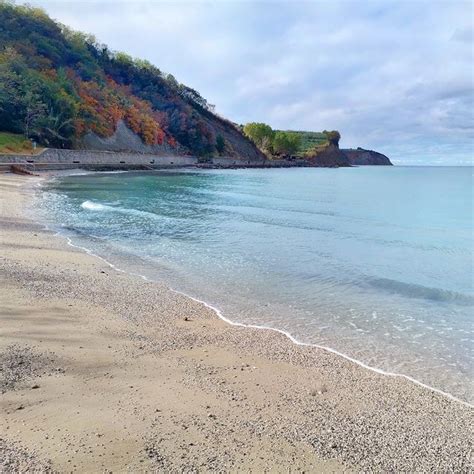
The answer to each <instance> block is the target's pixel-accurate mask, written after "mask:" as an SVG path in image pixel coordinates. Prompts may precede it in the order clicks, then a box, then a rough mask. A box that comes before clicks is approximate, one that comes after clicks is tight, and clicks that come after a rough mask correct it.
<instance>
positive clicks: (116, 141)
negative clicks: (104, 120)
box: [79, 120, 186, 155]
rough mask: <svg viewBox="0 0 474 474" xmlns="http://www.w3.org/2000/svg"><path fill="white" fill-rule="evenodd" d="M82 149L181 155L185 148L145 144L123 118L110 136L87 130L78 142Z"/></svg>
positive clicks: (164, 144)
mask: <svg viewBox="0 0 474 474" xmlns="http://www.w3.org/2000/svg"><path fill="white" fill-rule="evenodd" d="M79 148H81V149H83V150H100V151H121V152H134V153H147V154H154V155H161V154H163V155H183V154H185V152H186V150H185V149H181V147H180V146H179V145H178V146H177V147H175V148H173V147H171V146H170V145H168V144H167V143H163V145H146V144H145V143H143V141H142V139H141V138H140V137H139V136H138V135H136V134H135V133H133V132H132V130H130V129H129V128H128V127H127V126H126V125H125V123H124V122H123V120H120V121H119V122H118V124H117V130H115V133H114V134H113V135H112V136H111V137H107V138H102V137H99V136H98V135H96V134H95V133H92V132H88V133H86V135H85V136H84V138H83V139H82V140H81V142H80V143H79Z"/></svg>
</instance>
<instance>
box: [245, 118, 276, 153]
mask: <svg viewBox="0 0 474 474" xmlns="http://www.w3.org/2000/svg"><path fill="white" fill-rule="evenodd" d="M244 133H245V135H246V136H247V137H249V138H250V139H251V140H252V141H253V142H254V143H255V145H257V146H258V147H259V148H260V149H261V150H264V151H271V146H272V142H273V130H272V128H271V127H270V125H267V124H265V123H256V122H251V123H247V124H246V125H244Z"/></svg>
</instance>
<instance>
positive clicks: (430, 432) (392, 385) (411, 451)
mask: <svg viewBox="0 0 474 474" xmlns="http://www.w3.org/2000/svg"><path fill="white" fill-rule="evenodd" d="M32 179H34V178H26V177H16V176H14V177H13V176H8V175H3V176H2V177H1V178H0V186H1V187H2V195H3V198H2V200H6V199H14V198H16V199H17V201H15V202H16V203H17V202H18V201H19V200H20V198H21V200H22V201H23V203H26V202H27V200H28V196H29V194H28V191H27V190H26V189H25V187H24V186H23V187H22V185H24V183H26V182H27V181H28V180H32ZM3 204H4V205H3V206H2V215H1V218H2V220H3V221H4V222H5V223H7V224H8V226H7V225H6V226H5V228H6V230H5V232H4V233H3V236H2V237H3V238H2V250H3V252H2V253H3V255H4V256H3V257H2V263H3V266H4V268H5V270H6V271H5V272H4V273H5V275H6V278H5V281H6V283H7V284H6V285H5V287H7V288H8V290H9V291H5V294H4V295H3V296H4V297H5V301H7V299H8V301H9V304H10V306H11V307H12V308H15V307H17V306H18V307H20V306H23V305H24V304H25V303H24V301H29V302H30V303H29V310H28V312H27V314H30V313H31V312H32V308H41V307H43V306H45V305H46V306H48V305H50V303H51V302H52V301H54V305H55V306H56V307H57V308H61V310H60V311H59V313H60V317H59V319H58V320H57V321H54V322H53V323H52V326H51V332H52V334H54V337H52V336H51V337H50V338H49V339H48V340H43V342H42V343H41V344H42V346H41V349H42V350H43V349H45V348H46V349H47V350H49V351H52V352H57V353H58V354H59V353H60V354H59V357H60V358H62V359H64V360H66V361H67V360H69V358H70V357H71V353H73V355H74V357H73V359H74V360H76V361H81V360H83V358H85V359H87V357H89V356H88V354H87V353H86V352H88V351H81V350H80V346H79V347H75V346H76V345H74V347H69V346H68V347H66V346H67V344H66V345H65V346H64V347H61V346H58V345H57V343H56V342H55V338H57V337H58V336H57V335H58V334H61V335H62V334H66V335H67V336H64V337H72V336H73V335H70V334H71V333H70V332H68V329H70V328H69V327H68V324H69V319H68V318H69V316H67V315H68V314H69V312H70V311H72V310H70V309H68V308H70V307H72V308H75V307H78V308H79V309H78V310H77V314H76V316H75V317H74V318H73V319H74V321H75V324H77V325H78V327H80V328H83V326H84V328H87V329H88V330H89V329H93V331H92V330H91V331H90V334H93V335H94V339H97V344H96V345H92V346H91V349H90V350H91V351H92V352H93V351H103V350H104V349H103V348H104V347H107V342H110V341H111V340H113V341H114V344H117V343H118V342H119V343H120V344H121V345H123V346H124V347H126V350H125V351H124V353H123V354H122V352H120V351H119V352H120V353H119V354H118V355H107V357H108V358H110V361H111V362H110V363H111V364H112V365H113V371H114V373H115V376H114V384H116V385H115V386H114V390H116V391H119V392H120V395H121V396H122V395H123V394H124V393H126V394H128V393H129V392H130V390H129V385H128V384H129V383H130V377H131V373H128V372H127V373H124V372H123V370H122V365H125V366H128V365H131V366H134V367H135V365H136V364H137V363H138V362H139V364H138V365H136V367H135V370H137V371H138V373H142V375H143V378H142V379H140V380H141V382H140V383H141V384H142V386H143V387H145V386H146V390H145V388H144V390H145V392H146V393H147V397H144V399H146V401H143V402H142V401H141V398H139V397H138V398H137V396H136V395H135V394H134V393H132V394H129V397H130V399H129V400H126V403H125V402H124V401H122V398H121V397H115V395H116V394H115V391H114V390H112V393H110V390H105V394H104V390H102V391H100V390H99V391H97V394H96V395H95V398H94V397H93V401H94V403H93V404H92V405H91V410H97V411H98V412H99V413H98V416H99V414H100V411H105V412H106V413H107V414H108V415H110V416H108V417H106V418H105V421H106V422H107V423H110V424H114V423H115V422H116V416H118V415H113V414H112V413H111V412H110V410H111V408H107V407H109V406H110V407H114V408H118V407H120V416H123V417H124V419H129V420H133V423H137V424H138V426H137V429H136V432H135V435H134V436H131V437H130V438H134V439H133V443H132V440H128V441H129V443H128V444H126V445H127V446H129V445H132V446H136V444H137V443H138V444H139V445H140V444H141V445H140V449H136V450H135V451H134V453H135V454H130V456H129V457H128V458H126V459H122V460H119V459H115V458H116V456H115V455H114V452H115V450H117V448H114V451H113V452H112V451H111V452H108V450H106V453H105V455H104V456H105V461H106V462H105V463H104V468H111V469H112V468H113V469H122V468H125V467H127V468H130V467H133V466H135V467H137V466H140V469H141V470H143V468H145V469H146V468H147V467H148V468H150V469H152V468H158V469H160V468H162V469H183V468H186V466H188V467H189V462H190V459H192V465H193V466H201V467H200V469H205V470H206V469H211V470H212V469H214V468H221V469H224V470H233V469H234V470H235V469H237V468H242V467H244V468H245V469H247V470H255V471H258V470H261V468H262V467H263V466H266V465H270V466H273V469H274V470H276V471H285V470H286V468H287V467H289V466H290V465H291V464H292V463H295V462H296V466H297V468H298V467H299V468H300V469H301V470H310V469H313V470H314V469H319V470H331V471H334V472H338V471H343V470H360V469H370V468H372V469H374V468H375V469H381V470H390V469H395V470H414V469H418V470H420V469H421V470H427V469H430V468H437V469H448V470H460V469H461V470H462V469H466V470H468V469H469V466H470V464H469V463H470V460H469V457H468V451H469V441H468V439H469V432H470V431H469V419H471V420H472V410H470V409H469V407H467V406H464V405H462V404H459V403H458V402H456V401H453V400H451V399H449V398H447V397H445V396H442V395H440V394H439V393H436V392H433V391H428V390H427V389H425V388H422V387H420V386H417V385H416V384H414V383H413V382H409V381H408V380H404V379H401V378H400V376H397V377H396V378H395V377H392V378H391V377H387V376H385V375H381V374H379V373H377V372H375V371H374V370H373V369H371V370H369V369H366V368H364V367H363V366H360V365H356V363H355V362H350V361H349V360H345V359H343V358H342V357H341V356H340V355H337V353H334V352H333V351H332V350H330V349H328V348H324V349H321V348H318V347H313V346H311V347H308V346H306V345H301V344H298V345H297V344H294V342H292V338H289V337H288V336H287V335H286V334H284V333H283V332H282V331H278V330H275V329H272V328H262V329H266V330H265V331H262V330H261V329H256V328H253V327H248V326H245V325H240V324H239V323H233V322H231V321H228V320H227V319H226V318H225V317H224V316H222V315H220V314H219V312H216V309H215V308H213V307H211V306H210V305H208V304H207V303H205V302H198V301H199V300H196V299H195V298H192V297H190V296H187V295H186V296H183V294H179V292H177V291H175V290H172V289H169V288H167V287H165V285H163V284H160V283H157V282H150V281H148V282H147V281H143V279H137V278H136V276H133V275H130V274H128V273H127V272H124V271H123V270H120V272H123V273H119V272H114V273H113V274H108V273H107V272H106V271H105V270H106V269H107V268H109V267H110V266H111V265H113V264H110V263H109V262H107V261H106V260H105V259H103V258H102V257H100V256H91V254H92V252H90V251H89V252H90V253H89V252H88V253H84V252H83V251H80V252H78V251H77V250H74V249H72V246H74V244H72V243H70V244H69V245H67V244H66V242H64V239H63V238H61V239H59V238H58V237H57V236H53V235H51V232H50V231H48V230H44V229H43V230H40V229H39V226H38V224H35V223H33V222H32V221H30V220H29V219H27V218H25V217H24V214H23V213H22V212H21V211H19V210H14V209H9V208H7V206H5V201H4V202H3ZM7 227H8V228H7ZM30 241H32V242H30ZM75 247H77V246H75ZM92 255H94V254H92ZM97 257H98V258H97ZM104 263H107V266H105V265H104ZM49 267H51V268H49ZM113 268H114V267H113ZM27 275H29V276H28V277H27V278H26V276H27ZM104 275H105V276H104ZM25 278H26V279H25ZM20 293H21V294H24V295H26V297H24V298H22V299H19V298H18V296H17V295H20ZM12 295H13V296H12ZM111 296H113V297H112V298H111ZM66 302H67V303H66ZM69 305H71V306H69ZM91 309H93V310H94V311H91ZM217 311H218V310H217ZM33 312H34V311H33ZM92 312H96V313H97V314H101V318H98V319H97V318H95V317H93V318H91V313H92ZM158 313H159V314H158ZM9 314H10V313H9ZM48 314H49V313H48V312H47V311H46V310H45V311H44V312H43V313H41V314H40V315H39V316H37V317H36V318H33V319H32V320H31V321H29V322H30V324H31V325H32V326H35V327H36V328H37V330H39V329H38V328H43V327H45V326H48V324H49V323H48V320H49V316H48ZM66 316H67V317H66ZM25 317H26V316H25ZM28 318H29V319H31V318H32V317H31V316H28ZM186 318H188V319H186ZM23 322H24V321H20V322H18V321H16V318H12V317H9V318H7V320H5V321H3V320H2V324H3V323H4V324H5V327H6V335H5V337H4V338H3V339H2V340H1V341H0V344H1V345H0V351H2V353H3V352H4V351H5V349H6V348H7V347H10V345H11V344H12V343H13V344H15V343H18V341H21V342H22V343H25V342H27V343H28V344H29V345H30V346H34V345H35V344H36V345H37V344H38V338H37V337H36V336H35V337H33V336H31V335H28V334H23V331H24V326H23ZM229 323H230V324H229ZM242 326H243V327H242ZM111 328H113V329H111ZM84 330H85V329H84ZM26 332H27V333H28V331H26ZM91 337H92V336H91ZM85 340H86V341H87V338H86V339H85ZM84 344H85V343H84ZM84 347H86V346H85V345H84ZM106 352H107V351H106ZM109 352H110V351H109ZM124 354H125V356H124ZM85 359H84V361H85V362H84V363H85V365H86V366H85V368H84V367H83V368H82V369H83V370H81V371H75V370H74V367H75V366H74V363H72V362H66V363H65V364H64V365H65V367H66V368H65V376H64V378H65V379H66V380H65V381H64V387H65V389H67V388H68V387H69V386H72V385H74V384H75V383H78V381H79V382H81V381H83V382H84V380H87V382H84V384H85V385H92V386H93V387H95V389H97V388H98V387H102V385H103V383H104V382H103V380H102V381H100V380H96V375H97V373H98V371H101V370H102V369H97V367H96V368H94V364H96V362H95V359H94V358H92V359H91V360H90V359H87V360H85ZM241 360H245V362H242V364H243V365H242V364H241V362H240V361H241ZM78 363H79V362H78ZM68 364H69V365H68ZM159 367H161V368H162V369H163V370H162V373H166V377H164V376H162V375H161V372H160V371H158V372H157V368H159ZM239 369H241V370H239ZM71 374H72V375H71ZM60 377H61V376H58V375H48V374H46V375H42V376H41V377H39V378H38V380H39V384H40V386H41V389H40V390H31V388H30V386H27V387H24V386H23V385H22V383H20V384H19V386H18V387H17V388H16V389H12V390H10V389H9V390H7V391H6V392H4V393H3V394H2V400H1V406H2V408H5V409H6V412H7V417H6V418H7V423H9V424H12V425H13V424H14V425H15V428H16V429H19V434H15V435H12V436H10V435H11V432H10V431H9V432H8V436H6V438H7V440H8V441H9V442H13V441H15V442H21V443H22V444H23V446H24V447H26V448H27V449H33V450H35V451H37V452H38V453H39V455H40V457H41V458H42V459H51V460H52V461H51V462H52V463H53V466H54V467H55V468H57V469H58V470H65V468H66V467H68V466H69V467H72V466H74V464H73V465H72V466H71V463H75V466H76V468H75V469H79V470H81V469H83V468H86V467H87V466H89V467H90V466H91V465H90V462H92V461H91V459H92V460H94V459H95V460H96V461H97V459H99V458H97V457H95V452H96V451H97V450H96V449H95V448H94V447H93V446H91V447H90V448H89V449H91V450H92V451H93V454H94V455H92V456H91V454H90V453H89V452H88V450H85V449H84V450H82V449H78V452H76V453H71V451H70V450H69V452H70V454H67V456H70V458H71V459H73V461H71V463H70V464H67V462H68V460H67V459H63V458H64V457H65V456H66V455H62V454H59V452H58V450H59V449H60V448H58V447H56V445H54V443H53V442H52V441H51V442H44V441H43V443H40V442H39V441H40V440H38V439H37V438H35V436H34V435H33V433H34V432H31V430H30V429H29V428H31V426H28V425H31V420H29V419H25V418H24V417H27V416H30V415H31V416H33V417H34V416H36V417H38V419H41V417H42V416H44V415H45V411H46V412H48V410H49V412H51V410H53V412H54V410H56V411H57V406H56V407H55V405H54V402H56V403H57V400H58V398H54V393H55V392H54V390H55V389H56V390H57V389H58V387H57V385H58V384H60V385H61V380H60ZM402 377H404V376H402ZM135 378H136V377H135ZM50 379H51V380H50ZM35 380H36V379H35ZM28 383H30V382H28ZM43 384H46V385H48V386H49V385H51V387H50V389H49V390H50V393H49V396H48V397H47V399H46V400H42V402H41V403H39V401H38V400H36V402H35V401H34V400H31V404H29V405H27V404H25V400H30V396H33V395H34V396H36V394H37V393H39V392H42V391H43V390H42V386H43ZM79 385H80V386H82V385H81V383H79ZM132 385H133V386H134V387H135V385H136V380H135V382H133V383H132ZM158 387H160V388H159V390H158V392H157V389H158ZM190 387H191V388H192V390H191V393H188V392H189V389H190ZM45 388H47V387H45ZM102 388H103V387H102ZM95 389H94V388H93V390H95ZM176 390H178V393H180V394H182V397H183V400H173V398H174V399H176V396H175V394H176ZM160 391H163V392H166V393H168V395H169V396H168V397H166V396H164V395H163V397H162V399H160V402H161V403H162V405H163V406H167V407H168V408H167V409H160V410H159V411H158V413H160V415H159V416H160V418H161V422H160V429H159V430H158V432H159V433H160V432H163V427H164V431H165V432H166V436H165V438H166V439H164V440H161V437H162V436H161V435H158V434H156V425H154V423H156V422H151V421H150V420H151V416H152V415H151V414H150V413H148V412H147V408H146V407H145V405H146V403H148V402H150V400H153V399H154V398H156V397H157V393H159V392H160ZM103 397H105V398H106V399H107V400H108V402H109V404H108V405H104V399H103ZM178 398H179V397H178ZM59 399H60V400H62V399H61V397H59ZM81 400H82V398H81V397H79V398H78V395H77V394H75V393H71V394H69V395H65V400H62V402H63V403H64V404H66V406H67V407H69V408H71V407H75V406H77V405H78V404H79V403H80V402H81ZM183 401H186V404H185V405H181V402H183ZM20 402H21V403H23V404H24V405H25V406H24V408H22V409H21V410H19V409H18V408H16V409H15V408H14V407H15V406H18V404H19V403H20ZM114 402H115V404H114ZM119 402H120V403H119ZM461 402H462V401H461ZM51 403H52V405H51ZM124 403H125V404H128V403H130V406H129V407H128V408H127V407H124V406H123V404H124ZM462 403H463V402H462ZM142 405H143V406H142ZM137 406H138V408H137ZM94 407H95V408H94ZM207 407H210V408H207ZM211 407H212V408H211ZM137 410H138V412H137V413H138V414H139V416H138V417H137V416H136V414H135V412H136V411H137ZM28 413H29V414H30V415H28ZM183 413H184V414H183ZM154 414H155V415H156V412H154ZM58 416H59V417H61V414H56V413H55V415H54V417H53V418H57V417H58ZM136 418H140V422H138V421H135V419H136ZM141 418H144V419H143V420H142V419H141ZM177 419H179V421H178V422H176V420H177ZM103 421H104V420H103ZM217 421H219V423H217ZM57 422H58V420H57V419H56V420H54V419H53V420H51V421H48V423H51V424H52V426H57V425H58V423H57ZM21 423H25V425H24V427H23V428H22V425H21ZM90 423H91V424H92V425H93V424H94V420H91V421H90ZM130 423H132V421H130ZM133 423H132V424H133ZM216 423H217V424H218V426H219V430H220V433H221V437H220V440H221V444H222V445H223V446H224V450H222V449H221V448H222V446H219V447H216V445H215V441H216V439H214V438H213V434H212V433H213V431H212V430H215V429H216ZM79 425H80V426H79ZM60 426H61V427H63V428H64V427H67V430H68V431H69V432H70V435H68V436H74V435H76V436H77V433H78V432H81V433H82V431H83V430H84V429H89V428H87V427H86V428H85V427H84V420H83V419H80V420H77V423H76V422H71V421H70V420H68V418H67V417H65V418H64V419H62V424H60ZM183 426H187V428H183ZM0 427H3V426H0ZM190 427H191V428H190ZM211 428H212V429H211ZM94 429H95V428H94ZM190 429H192V430H194V433H192V434H191V433H190ZM81 430H82V431H81ZM0 432H1V433H2V436H1V437H3V436H4V435H6V434H7V430H5V431H4V430H3V429H2V430H1V431H0ZM144 432H147V433H148V434H147V436H146V439H145V438H143V436H142V435H143V433H144ZM150 432H151V433H153V435H150V434H149V433H150ZM112 433H113V434H115V435H117V434H118V433H120V435H123V434H125V432H124V431H123V429H122V430H121V429H119V428H117V427H115V428H114V430H112ZM203 434H204V435H207V437H206V436H202V435H203ZM160 436H161V437H160ZM407 437H408V438H407ZM49 438H53V439H54V440H55V441H59V442H60V443H67V442H71V443H72V442H73V441H71V438H67V437H66V440H68V441H61V439H62V438H61V439H59V440H58V439H57V436H54V435H53V436H51V435H50V436H49ZM228 438H232V439H228ZM183 439H188V440H191V441H189V442H188V444H187V445H186V446H187V448H181V447H180V446H181V444H182V440H183ZM249 439H250V440H251V443H250V444H249V443H248V440H249ZM407 439H409V441H408V442H407V441H406V440H407ZM170 440H171V441H172V442H171V441H170ZM404 440H405V441H404ZM94 441H95V440H94ZM189 443H191V444H189ZM99 444H100V443H99ZM112 444H114V443H112ZM255 446H257V448H256V451H257V452H256V451H255ZM211 448H212V449H213V450H216V453H217V455H216V457H217V459H214V458H213V459H211V456H210V455H209V450H210V449H211ZM0 449H2V448H1V447H0ZM157 450H158V451H157ZM275 450H276V451H275ZM66 451H67V450H66ZM276 452H277V453H279V454H276ZM138 453H139V454H138ZM157 453H158V454H157ZM55 455H56V456H55ZM183 455H184V458H183V457H182V456H183ZM97 456H98V455H97ZM137 456H138V457H140V456H141V457H143V459H141V460H138V459H137ZM0 457H1V456H0ZM88 458H91V459H88ZM101 458H103V456H101ZM260 458H263V459H260ZM183 459H184V460H183ZM137 462H138V463H140V462H142V464H136V463H137ZM87 463H89V464H87ZM216 463H217V464H216ZM222 463H224V464H222ZM262 463H264V464H262ZM268 463H269V464H268ZM285 463H286V464H285ZM0 466H1V464H0Z"/></svg>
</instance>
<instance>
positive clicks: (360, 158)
mask: <svg viewBox="0 0 474 474" xmlns="http://www.w3.org/2000/svg"><path fill="white" fill-rule="evenodd" d="M341 152H342V153H344V155H346V157H347V158H348V160H349V162H350V164H351V165H356V166H363V165H379V166H392V163H391V161H390V160H389V159H388V157H386V156H385V155H382V153H378V152H376V151H373V150H364V149H363V148H357V149H354V148H347V149H344V150H341Z"/></svg>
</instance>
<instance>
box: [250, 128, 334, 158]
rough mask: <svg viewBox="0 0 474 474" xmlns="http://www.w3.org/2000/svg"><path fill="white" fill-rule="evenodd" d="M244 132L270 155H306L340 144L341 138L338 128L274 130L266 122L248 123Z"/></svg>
mask: <svg viewBox="0 0 474 474" xmlns="http://www.w3.org/2000/svg"><path fill="white" fill-rule="evenodd" d="M243 131H244V133H245V134H246V135H247V136H248V137H249V138H250V139H251V140H252V141H253V142H254V143H255V144H256V145H257V146H258V147H259V148H260V149H261V150H262V151H263V152H264V153H266V154H267V155H268V156H269V157H280V156H282V155H284V156H298V157H301V158H303V157H306V156H313V155H314V154H316V153H318V152H320V151H322V150H324V149H326V148H327V146H328V145H330V144H334V145H338V144H339V140H340V138H341V135H340V133H339V132H338V131H337V130H332V131H328V130H324V131H323V132H303V131H292V130H273V129H272V128H271V127H270V126H269V125H267V124H265V123H255V122H252V123H247V124H246V125H244V126H243Z"/></svg>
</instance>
